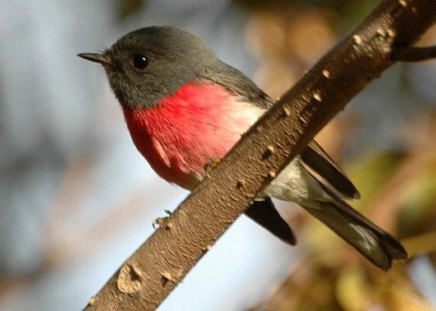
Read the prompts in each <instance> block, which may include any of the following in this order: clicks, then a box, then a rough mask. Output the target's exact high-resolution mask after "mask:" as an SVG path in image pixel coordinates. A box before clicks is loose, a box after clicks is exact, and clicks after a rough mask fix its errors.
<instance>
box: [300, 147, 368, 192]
mask: <svg viewBox="0 0 436 311" xmlns="http://www.w3.org/2000/svg"><path fill="white" fill-rule="evenodd" d="M301 159H302V160H303V164H305V165H306V166H307V168H309V170H312V171H314V172H315V173H316V174H317V175H318V176H320V177H321V178H322V179H323V180H325V181H326V182H327V183H328V184H329V185H330V186H331V187H332V188H333V189H334V190H335V191H336V192H337V193H338V194H340V195H342V196H343V197H344V198H346V199H358V198H360V193H359V191H358V190H357V188H356V187H355V186H354V185H353V183H352V182H351V181H350V180H349V179H348V177H347V176H346V175H345V173H344V172H343V171H342V170H341V169H340V167H339V166H338V165H337V164H336V163H335V162H334V161H333V160H332V159H331V158H330V156H329V155H328V154H327V153H326V152H325V151H324V150H323V149H322V147H321V146H320V145H319V144H318V143H317V142H316V141H315V140H312V141H311V142H310V143H309V144H308V145H307V147H306V149H304V150H303V152H302V153H301ZM317 179H318V178H317ZM323 180H318V181H320V182H321V183H323V184H324V185H325V182H323Z"/></svg>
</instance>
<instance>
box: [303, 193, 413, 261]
mask: <svg viewBox="0 0 436 311" xmlns="http://www.w3.org/2000/svg"><path fill="white" fill-rule="evenodd" d="M303 207H304V208H305V209H306V210H307V211H308V212H309V213H310V214H312V215H313V216H315V217H316V218H318V219H319V220H320V221H322V222H323V223H324V224H326V225H327V226H328V227H329V228H330V229H332V230H333V231H334V232H336V233H337V234H338V235H339V236H340V237H342V238H343V239H344V240H345V241H347V242H348V243H350V244H351V245H352V246H353V247H354V248H355V249H357V250H358V251H359V252H360V253H361V254H362V255H363V256H365V257H366V258H367V259H368V260H369V261H371V262H372V263H373V264H375V265H376V266H377V267H380V268H381V269H383V270H388V269H389V268H390V267H391V265H392V260H394V259H406V258H407V252H406V251H405V249H404V247H403V246H402V245H401V244H400V242H398V241H397V240H396V239H395V238H394V237H393V236H391V235H390V234H389V233H387V232H385V231H383V230H382V229H381V228H379V227H378V226H376V225H375V224H374V223H372V222H371V221H369V220H368V219H366V218H365V217H364V216H363V215H361V214H360V213H359V212H357V211H356V210H355V209H354V208H352V207H351V206H349V205H348V204H347V203H345V202H344V201H342V200H341V199H339V198H336V197H335V196H334V195H332V201H322V202H310V203H308V204H304V206H303Z"/></svg>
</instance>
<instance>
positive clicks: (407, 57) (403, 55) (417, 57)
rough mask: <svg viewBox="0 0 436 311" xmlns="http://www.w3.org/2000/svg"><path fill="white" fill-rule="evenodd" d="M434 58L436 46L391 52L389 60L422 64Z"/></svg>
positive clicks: (407, 48)
mask: <svg viewBox="0 0 436 311" xmlns="http://www.w3.org/2000/svg"><path fill="white" fill-rule="evenodd" d="M435 57H436V45H434V46H426V47H406V48H404V49H397V50H396V51H393V53H392V55H391V59H392V60H393V61H401V62H422V61H424V60H428V59H432V58H435Z"/></svg>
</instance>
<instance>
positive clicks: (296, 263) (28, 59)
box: [0, 0, 436, 311]
mask: <svg viewBox="0 0 436 311" xmlns="http://www.w3.org/2000/svg"><path fill="white" fill-rule="evenodd" d="M377 3H378V1H372V0H371V1H363V0H359V1H344V0H318V1H317V0H302V1H290V0H289V1H286V0H282V1H249V0H246V1H244V0H239V1H230V0H221V1H214V0H195V1H194V0H177V1H175V0H148V1H146V0H125V1H123V0H111V1H106V0H95V1H85V0H77V1H66V0H65V1H59V0H44V1H36V0H26V1H24V0H21V1H20V0H3V1H1V3H0V40H1V44H0V144H1V148H0V310H59V309H62V310H79V309H82V308H83V307H85V305H86V304H87V302H88V300H89V298H90V297H91V296H92V295H94V294H95V293H96V292H97V291H98V290H99V289H100V288H101V287H102V286H103V284H104V283H105V282H106V280H107V279H108V278H109V277H110V276H111V275H112V273H113V272H114V271H116V269H117V268H118V267H119V266H120V265H121V263H122V262H123V261H124V260H125V259H126V258H127V257H128V256H129V255H130V254H131V253H132V252H133V251H134V250H135V249H136V248H137V247H138V246H139V245H140V244H141V243H142V242H143V241H144V240H145V239H146V238H147V237H148V236H149V235H150V234H151V233H152V232H153V228H152V222H153V221H154V219H156V218H157V217H162V216H165V212H164V210H172V209H174V208H175V207H176V206H177V205H178V203H179V202H180V201H181V200H182V199H183V198H185V197H186V195H187V192H186V191H184V190H182V189H179V188H177V187H175V186H173V185H170V184H168V183H166V182H165V181H162V180H160V179H159V178H158V177H157V176H156V175H155V173H154V172H153V171H152V170H151V169H150V167H149V166H148V164H147V162H146V161H145V160H144V159H143V158H142V157H141V156H140V155H139V153H138V152H137V151H136V150H135V147H134V146H133V144H132V142H131V140H130V137H129V135H128V132H127V129H126V126H125V124H124V121H123V118H122V114H121V110H120V107H119V105H118V103H117V102H116V101H115V99H114V96H113V95H112V93H111V91H110V89H109V87H108V84H107V82H106V80H105V76H104V72H103V70H102V69H101V68H99V67H98V66H97V65H95V64H91V63H88V62H85V61H83V60H81V59H79V58H78V57H76V54H77V53H80V52H94V51H98V50H100V49H102V48H105V47H108V46H110V45H111V44H112V43H113V42H115V41H116V40H117V39H118V38H119V37H121V36H122V35H124V34H125V33H127V32H129V31H132V30H135V29H137V28H140V27H144V26H150V25H174V26H178V27H181V28H183V29H186V30H188V31H190V32H193V33H195V34H197V35H199V36H201V37H202V38H204V39H205V40H206V41H207V43H208V44H209V45H210V46H211V47H212V49H213V50H214V51H215V52H216V53H217V54H218V55H219V57H220V58H221V59H223V60H224V61H225V62H227V63H229V64H231V65H233V66H235V67H237V68H239V69H241V70H242V71H243V72H245V73H246V74H247V75H249V76H250V77H252V78H253V79H254V80H255V81H256V82H257V83H258V84H259V85H260V86H261V87H262V88H263V89H265V90H266V91H267V92H268V93H269V94H270V95H272V96H274V97H279V96H280V95H281V94H282V93H283V92H284V91H285V90H286V89H288V88H289V87H290V86H291V85H292V84H293V83H295V82H296V81H297V80H298V79H299V77H301V76H302V75H303V74H304V71H305V70H307V69H308V68H310V66H311V65H312V64H314V62H316V61H317V60H318V58H319V57H320V56H322V55H323V54H324V53H325V52H326V51H327V50H328V49H329V48H330V47H332V46H333V45H334V44H335V43H336V42H337V41H338V40H339V39H340V38H341V37H343V36H344V35H345V34H346V33H347V32H349V31H350V30H351V29H352V28H353V27H354V26H355V25H356V24H357V23H359V21H361V20H362V18H363V17H365V16H366V15H367V14H368V13H369V12H370V11H371V9H372V8H373V7H375V5H376V4H377ZM411 27H413V25H411ZM435 42H436V28H435V27H433V28H432V29H431V30H430V31H429V32H428V33H427V34H426V36H424V37H423V38H422V40H421V41H420V43H419V44H420V45H426V44H434V43H435ZM435 86H436V61H433V62H423V63H420V64H396V65H395V66H393V67H392V68H391V69H389V70H388V71H386V72H385V73H384V74H383V76H382V77H380V79H378V80H377V81H375V82H373V83H372V84H371V85H370V86H369V87H367V88H366V89H365V90H364V91H363V92H362V93H361V94H359V95H358V96H357V97H356V98H355V99H354V100H353V101H352V102H351V103H350V104H349V105H348V106H347V107H346V109H345V110H344V111H343V112H342V113H341V114H340V115H338V116H337V117H336V118H335V119H334V121H333V122H331V123H330V124H329V125H328V126H327V127H326V128H325V129H324V130H323V131H322V132H321V133H320V135H319V136H318V140H319V141H320V142H321V144H322V145H323V146H324V147H325V149H326V150H328V151H329V152H330V153H331V154H332V156H333V158H334V159H336V160H337V161H338V162H339V163H341V165H342V166H343V167H344V168H345V170H346V172H347V173H348V174H349V175H350V176H351V178H352V180H353V181H355V183H356V185H357V186H358V188H359V189H360V191H361V194H362V200H360V201H358V202H357V201H356V202H353V205H354V206H356V208H359V209H360V210H361V211H362V212H363V213H364V214H365V215H367V216H368V217H369V218H371V219H372V220H373V221H374V222H376V223H377V224H379V225H380V226H381V227H383V228H385V229H386V230H387V231H390V232H392V233H393V234H394V235H396V236H398V237H400V238H401V239H402V241H403V242H404V245H405V246H406V248H407V250H408V252H409V254H410V255H411V259H410V260H409V261H408V262H406V263H405V262H402V263H397V264H395V265H394V267H393V269H392V270H391V271H390V272H388V273H384V272H381V271H378V270H377V269H376V268H374V267H371V266H370V265H369V264H368V263H367V262H366V261H365V259H363V258H362V257H361V256H360V255H359V254H358V253H357V252H356V251H354V250H353V249H351V248H350V247H348V246H347V245H346V244H345V243H344V242H342V241H341V240H339V238H337V237H336V236H335V235H334V234H333V233H331V232H329V231H328V230H327V229H326V228H324V227H323V226H322V225H320V224H319V223H318V222H316V221H315V220H313V219H311V218H310V217H307V215H306V214H305V213H304V211H302V210H301V209H300V208H298V207H297V206H289V205H290V204H284V203H280V202H278V205H280V207H281V211H282V212H283V215H285V216H286V217H287V219H288V220H289V222H290V223H291V224H292V226H293V228H294V229H295V231H296V234H297V238H298V241H299V243H298V245H297V246H296V247H293V248H291V247H289V246H288V245H285V244H283V243H282V242H281V241H279V240H277V239H275V238H274V237H273V236H272V235H270V234H269V233H268V232H266V231H264V230H263V229H262V228H260V227H259V226H257V225H255V224H254V223H252V222H251V221H250V220H248V219H247V218H246V217H245V216H242V217H241V218H240V219H239V220H238V221H237V222H236V223H235V224H234V225H233V226H232V227H231V228H230V230H228V232H227V233H226V234H225V235H224V236H223V237H222V238H221V239H220V240H219V241H218V242H217V243H216V245H215V246H214V247H213V248H212V250H211V251H210V252H209V253H208V254H207V255H206V256H205V257H204V258H203V259H202V260H201V262H200V263H199V264H198V265H197V266H196V267H195V268H194V269H193V270H192V272H191V273H190V274H189V275H188V276H187V278H186V279H185V280H184V282H183V283H182V284H181V285H180V286H179V287H178V288H177V289H176V290H175V291H174V292H173V293H172V294H171V296H170V297H169V298H168V299H167V300H166V301H165V302H164V303H163V304H162V306H161V307H160V309H159V310H194V311H195V310H351V311H354V310H356V311H357V310H395V311H397V310H435V309H436V272H435V265H436V256H435V254H436V208H435V205H436V144H435V143H434V139H435V137H436V91H435ZM354 203H355V204H354Z"/></svg>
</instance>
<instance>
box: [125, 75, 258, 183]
mask: <svg viewBox="0 0 436 311" xmlns="http://www.w3.org/2000/svg"><path fill="white" fill-rule="evenodd" d="M123 110H124V115H125V119H126V122H127V126H128V128H129V131H130V134H131V136H132V139H133V141H134V143H135V145H136V147H137V148H138V150H139V151H140V152H141V153H142V155H143V156H144V157H145V158H146V159H147V160H148V162H149V163H150V165H151V166H152V167H153V169H154V170H155V171H156V172H157V173H158V174H159V175H160V176H161V177H162V178H164V179H166V180H167V181H169V182H172V183H176V184H178V185H180V186H182V187H184V188H187V189H192V188H193V187H194V186H195V184H196V183H197V182H198V180H199V179H200V178H201V176H203V175H204V168H205V166H206V165H207V164H208V163H210V162H211V160H215V159H220V158H222V157H223V156H224V155H225V154H226V153H227V152H228V150H230V148H231V147H232V146H233V145H234V144H235V143H236V142H237V141H238V140H239V138H240V136H241V134H242V133H244V132H245V131H246V129H248V127H249V126H250V125H251V124H252V123H254V122H255V120H256V119H257V117H258V116H259V114H260V113H261V111H260V110H259V109H256V108H254V107H252V106H251V105H248V104H246V103H243V102H238V101H235V100H234V98H233V97H232V96H231V94H230V93H229V92H228V91H227V90H226V89H224V88H223V87H221V86H219V85H216V84H213V83H210V82H208V83H192V84H188V85H185V86H183V87H181V88H180V89H179V90H178V91H177V92H176V93H174V94H173V95H171V96H170V97H167V98H166V99H163V100H161V102H160V103H159V104H158V105H156V106H155V107H153V108H141V109H130V108H126V107H125V106H123Z"/></svg>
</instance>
